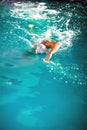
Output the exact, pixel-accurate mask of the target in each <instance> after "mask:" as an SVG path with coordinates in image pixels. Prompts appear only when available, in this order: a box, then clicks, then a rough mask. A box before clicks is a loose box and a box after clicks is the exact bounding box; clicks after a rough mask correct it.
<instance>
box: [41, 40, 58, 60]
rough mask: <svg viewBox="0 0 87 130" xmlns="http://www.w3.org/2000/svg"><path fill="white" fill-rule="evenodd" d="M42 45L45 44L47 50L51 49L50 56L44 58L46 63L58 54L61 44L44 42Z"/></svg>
mask: <svg viewBox="0 0 87 130" xmlns="http://www.w3.org/2000/svg"><path fill="white" fill-rule="evenodd" d="M41 44H44V45H45V46H46V48H48V49H50V51H49V53H48V55H47V56H46V57H45V58H44V61H45V62H47V61H49V60H50V58H51V57H52V55H53V54H54V53H55V52H57V50H58V49H59V47H60V43H57V42H53V41H48V40H46V41H43V42H42V43H41Z"/></svg>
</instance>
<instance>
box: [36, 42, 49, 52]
mask: <svg viewBox="0 0 87 130" xmlns="http://www.w3.org/2000/svg"><path fill="white" fill-rule="evenodd" d="M46 51H47V48H46V46H45V45H43V44H38V45H37V47H36V54H37V53H38V54H42V53H46Z"/></svg>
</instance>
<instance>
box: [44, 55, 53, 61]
mask: <svg viewBox="0 0 87 130" xmlns="http://www.w3.org/2000/svg"><path fill="white" fill-rule="evenodd" d="M51 57H52V54H51V53H49V54H48V55H47V56H46V57H45V58H44V59H43V61H44V62H48V61H49V59H50V58H51Z"/></svg>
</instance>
